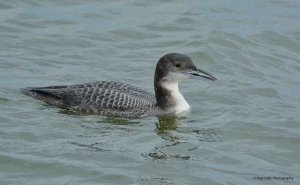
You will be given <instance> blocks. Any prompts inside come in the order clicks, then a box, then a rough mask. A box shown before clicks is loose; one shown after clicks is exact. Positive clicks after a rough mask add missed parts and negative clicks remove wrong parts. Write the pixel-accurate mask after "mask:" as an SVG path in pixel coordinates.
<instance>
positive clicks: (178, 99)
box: [162, 81, 190, 114]
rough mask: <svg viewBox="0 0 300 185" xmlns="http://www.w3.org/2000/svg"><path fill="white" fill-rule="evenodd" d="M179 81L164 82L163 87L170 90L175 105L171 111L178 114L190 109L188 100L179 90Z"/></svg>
mask: <svg viewBox="0 0 300 185" xmlns="http://www.w3.org/2000/svg"><path fill="white" fill-rule="evenodd" d="M178 83H179V82H178V81H171V82H170V81H166V82H164V83H163V84H162V87H163V88H165V89H167V90H168V91H170V93H171V97H172V99H173V100H174V103H175V106H174V107H172V108H171V110H170V111H172V112H175V113H176V114H178V113H181V112H186V111H188V110H189V109H190V105H189V104H188V103H187V102H186V100H185V99H184V97H183V96H182V94H181V93H180V91H179V88H178Z"/></svg>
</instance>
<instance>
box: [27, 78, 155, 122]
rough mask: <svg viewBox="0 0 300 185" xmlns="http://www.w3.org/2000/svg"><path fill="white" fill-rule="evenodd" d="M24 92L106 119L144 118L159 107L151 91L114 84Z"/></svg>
mask: <svg viewBox="0 0 300 185" xmlns="http://www.w3.org/2000/svg"><path fill="white" fill-rule="evenodd" d="M23 92H24V93H25V94H27V95H29V96H32V97H35V98H37V99H40V100H43V101H45V102H47V103H48V104H51V105H56V106H59V107H61V108H69V109H71V110H75V111H81V112H86V113H91V114H100V115H105V116H121V117H140V116H142V115H143V114H144V113H146V112H147V111H150V109H149V108H151V107H152V108H153V107H155V106H156V100H155V96H154V95H152V94H151V93H150V92H148V91H146V90H143V89H140V88H137V87H134V86H131V85H128V84H124V83H120V82H114V81H99V82H94V83H86V84H76V85H70V86H49V87H37V88H35V87H32V88H31V87H28V88H25V89H24V90H23Z"/></svg>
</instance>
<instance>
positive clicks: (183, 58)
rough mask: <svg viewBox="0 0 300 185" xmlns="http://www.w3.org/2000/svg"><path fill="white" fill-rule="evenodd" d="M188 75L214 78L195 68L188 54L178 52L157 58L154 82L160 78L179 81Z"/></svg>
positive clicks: (188, 76)
mask: <svg viewBox="0 0 300 185" xmlns="http://www.w3.org/2000/svg"><path fill="white" fill-rule="evenodd" d="M190 77H201V78H205V79H209V80H216V78H215V77H214V76H212V75H210V74H208V73H206V72H204V71H202V70H200V69H197V68H196V66H195V64H194V63H193V62H192V60H191V58H190V57H189V56H187V55H183V54H180V53H169V54H166V55H164V56H163V57H161V58H160V59H159V61H158V63H157V65H156V70H155V81H156V82H158V81H161V80H168V81H174V82H179V81H180V80H183V79H187V78H190Z"/></svg>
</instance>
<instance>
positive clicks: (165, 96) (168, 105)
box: [154, 79, 190, 112]
mask: <svg viewBox="0 0 300 185" xmlns="http://www.w3.org/2000/svg"><path fill="white" fill-rule="evenodd" d="M178 83H179V81H168V80H165V79H160V80H158V81H155V82H154V89H155V97H156V102H157V106H158V107H159V108H161V109H162V110H169V111H172V112H182V111H186V110H188V109H189V108H190V106H189V104H188V103H187V102H186V100H185V99H184V97H183V96H182V94H181V93H180V91H179V88H178Z"/></svg>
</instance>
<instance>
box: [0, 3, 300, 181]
mask: <svg viewBox="0 0 300 185" xmlns="http://www.w3.org/2000/svg"><path fill="white" fill-rule="evenodd" d="M299 9H300V2H299V1H297V0H294V1H293V0H290V1H285V0H266V1H258V0H257V1H255V0H254V1H246V0H244V1H233V0H232V1H221V0H220V1H209V0H207V1H196V0H195V1H188V2H182V1H169V0H165V1H138V0H128V1H92V0H90V1H79V0H77V1H66V0H64V1H50V0H49V1H38V0H21V1H1V2H0V79H1V80H0V109H1V112H0V184H5V185H6V184H30V185H35V184H36V185H38V184H56V185H57V184H122V185H124V184H180V185H181V184H206V185H210V184H213V185H215V184H272V185H273V184H299V183H300V180H299V178H300V176H299V171H300V165H299V162H300V159H299V153H300V147H299V143H300V130H299V127H300V126H299V119H300V116H299V115H300V94H299V91H300V83H299V79H300V44H299V43H300V31H299V30H300V21H299V19H300V11H299ZM168 52H181V53H185V54H188V55H189V56H191V57H192V59H193V60H194V62H195V64H196V65H197V66H198V67H199V68H200V69H203V70H206V71H208V72H210V73H211V74H213V75H214V76H216V77H217V78H218V79H219V81H217V82H205V81H196V80H191V81H188V82H184V83H182V84H181V91H182V93H183V94H184V96H185V97H186V99H187V101H188V102H189V103H190V105H191V107H192V111H191V113H190V114H189V115H188V116H187V117H186V118H184V119H179V120H172V119H167V120H162V121H158V119H157V118H156V117H150V118H147V119H137V120H129V121H126V120H120V119H110V118H105V117H100V116H93V115H91V116H81V115H76V114H71V113H68V112H66V111H64V110H60V109H58V108H55V107H51V106H47V105H45V104H44V103H42V102H40V101H37V100H34V99H32V98H30V97H27V96H25V95H22V94H21V93H20V92H19V89H20V88H22V87H26V86H46V85H60V84H74V83H84V82H92V81H97V80H108V79H109V80H117V81H122V82H127V83H129V84H133V85H136V86H139V87H143V88H145V89H148V90H150V91H153V90H152V89H153V87H152V86H153V73H154V68H155V65H156V61H157V60H158V59H159V58H160V57H161V56H162V55H163V54H165V53H168ZM273 176H275V177H293V178H294V179H293V180H278V179H267V177H273ZM256 177H265V178H266V179H261V180H259V179H255V178H256Z"/></svg>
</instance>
